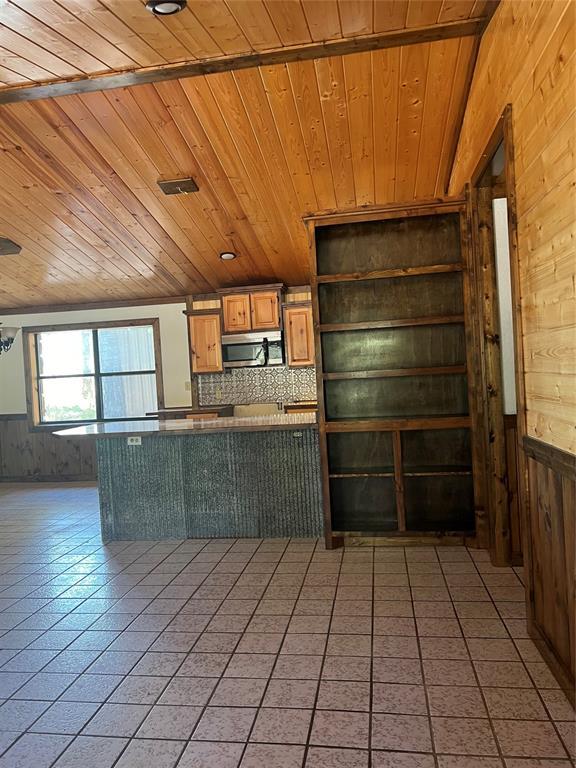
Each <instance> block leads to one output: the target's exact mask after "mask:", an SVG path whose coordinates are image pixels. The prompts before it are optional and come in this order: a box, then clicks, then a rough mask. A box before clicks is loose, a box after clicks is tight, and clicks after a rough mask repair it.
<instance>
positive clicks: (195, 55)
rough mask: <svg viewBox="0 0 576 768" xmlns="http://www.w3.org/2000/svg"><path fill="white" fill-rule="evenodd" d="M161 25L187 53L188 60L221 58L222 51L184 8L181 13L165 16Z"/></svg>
mask: <svg viewBox="0 0 576 768" xmlns="http://www.w3.org/2000/svg"><path fill="white" fill-rule="evenodd" d="M162 23H163V24H165V25H166V27H167V28H168V29H169V30H170V32H172V34H173V35H174V36H175V37H176V38H177V39H178V40H179V41H180V42H181V43H182V45H183V46H185V48H186V50H188V51H189V56H188V58H190V59H193V60H194V59H201V58H204V57H211V56H223V55H224V51H223V50H222V48H221V46H220V45H218V43H217V42H216V40H214V38H213V37H212V35H211V34H210V32H209V31H208V30H207V29H206V28H205V27H203V26H202V25H201V24H200V23H199V22H198V19H197V18H196V16H194V14H193V13H192V11H191V10H190V6H186V8H184V10H183V11H182V12H181V13H178V14H174V15H173V16H166V17H165V18H164V19H162Z"/></svg>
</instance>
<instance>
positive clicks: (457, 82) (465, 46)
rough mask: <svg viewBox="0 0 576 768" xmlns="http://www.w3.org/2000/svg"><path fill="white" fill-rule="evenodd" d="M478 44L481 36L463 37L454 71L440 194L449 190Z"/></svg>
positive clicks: (438, 188)
mask: <svg viewBox="0 0 576 768" xmlns="http://www.w3.org/2000/svg"><path fill="white" fill-rule="evenodd" d="M479 48H480V39H479V38H461V39H460V51H459V58H458V63H457V65H456V69H455V72H454V84H453V88H452V97H451V99H450V104H449V106H448V117H447V121H446V126H447V130H446V132H445V134H444V142H443V145H442V150H441V152H440V159H439V163H438V177H437V179H436V194H437V195H439V196H441V195H445V194H447V190H448V184H449V181H450V176H451V173H452V164H453V162H454V158H455V157H456V152H457V147H458V142H459V140H460V132H461V129H462V121H463V119H464V114H465V112H466V105H467V102H468V94H469V92H470V87H471V84H472V81H473V78H474V73H475V67H476V61H477V57H478V51H479ZM450 126H452V128H450Z"/></svg>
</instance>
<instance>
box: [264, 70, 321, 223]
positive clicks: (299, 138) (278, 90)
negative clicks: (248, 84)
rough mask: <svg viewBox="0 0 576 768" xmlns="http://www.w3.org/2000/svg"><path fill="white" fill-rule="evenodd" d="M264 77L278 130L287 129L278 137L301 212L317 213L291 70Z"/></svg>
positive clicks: (277, 71)
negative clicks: (290, 74)
mask: <svg viewBox="0 0 576 768" xmlns="http://www.w3.org/2000/svg"><path fill="white" fill-rule="evenodd" d="M260 75H261V77H262V82H263V83H264V89H265V91H266V96H267V99H268V104H269V106H270V110H271V112H272V114H273V116H274V121H275V123H276V125H277V126H280V125H282V126H283V130H282V132H280V130H279V129H277V130H278V136H279V139H280V144H281V147H282V151H283V153H284V158H285V162H286V165H287V167H288V168H289V170H290V173H291V175H292V179H293V184H294V188H295V190H296V194H297V196H298V201H299V206H300V210H301V211H304V212H305V213H311V212H313V211H317V210H318V207H319V206H318V199H317V197H316V190H315V189H314V182H313V181H312V171H311V169H310V165H309V163H308V156H307V154H306V147H305V144H304V137H303V135H302V130H301V127H300V119H299V117H298V110H297V109H296V104H295V103H294V96H293V93H292V87H291V84H290V78H289V77H288V70H287V68H286V66H285V65H278V66H274V67H264V68H261V69H260Z"/></svg>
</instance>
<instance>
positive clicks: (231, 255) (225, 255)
mask: <svg viewBox="0 0 576 768" xmlns="http://www.w3.org/2000/svg"><path fill="white" fill-rule="evenodd" d="M220 258H221V259H222V261H232V259H235V258H236V254H235V253H232V251H224V252H223V253H221V254H220Z"/></svg>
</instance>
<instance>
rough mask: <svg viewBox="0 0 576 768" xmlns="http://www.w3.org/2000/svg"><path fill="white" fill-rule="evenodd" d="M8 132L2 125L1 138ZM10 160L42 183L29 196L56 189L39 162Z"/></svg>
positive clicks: (21, 156) (127, 264)
mask: <svg viewBox="0 0 576 768" xmlns="http://www.w3.org/2000/svg"><path fill="white" fill-rule="evenodd" d="M6 130H7V129H6V126H5V125H2V126H1V128H0V137H1V136H2V135H8V134H7V133H6ZM14 137H16V140H18V134H12V135H11V136H10V141H11V142H12V143H14ZM5 158H6V153H4V159H5ZM10 159H11V160H12V162H13V163H14V164H15V166H16V168H17V167H20V168H21V169H22V171H23V172H24V173H26V174H27V176H30V175H31V176H32V178H35V179H37V180H38V181H39V182H40V185H41V186H38V187H36V192H34V188H33V187H32V188H30V189H29V190H28V192H29V194H32V195H35V194H38V193H44V192H45V193H48V191H49V190H50V188H52V187H54V180H53V178H52V177H48V176H47V175H46V172H45V169H43V168H41V167H40V166H39V165H38V163H37V161H34V160H33V158H30V157H28V158H27V157H25V156H24V155H23V153H20V154H19V157H18V158H16V157H12V158H10ZM12 172H13V173H15V168H13V171H12ZM59 186H60V187H61V186H62V185H59ZM57 199H59V200H60V201H61V202H62V204H63V205H64V201H65V197H64V195H63V194H58V196H57ZM64 207H65V206H64ZM65 210H68V209H67V208H66V207H65ZM58 215H59V216H60V217H61V216H62V213H59V214H58ZM87 230H88V231H89V232H92V233H93V234H94V236H95V237H97V238H99V240H100V239H101V238H100V236H98V235H96V233H95V232H94V230H92V229H89V228H88V227H87ZM123 263H124V264H125V266H126V267H129V269H130V271H129V272H128V273H127V274H128V275H130V274H138V273H137V272H136V270H134V268H133V267H132V266H131V265H130V264H129V263H128V262H125V261H124V262H123Z"/></svg>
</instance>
